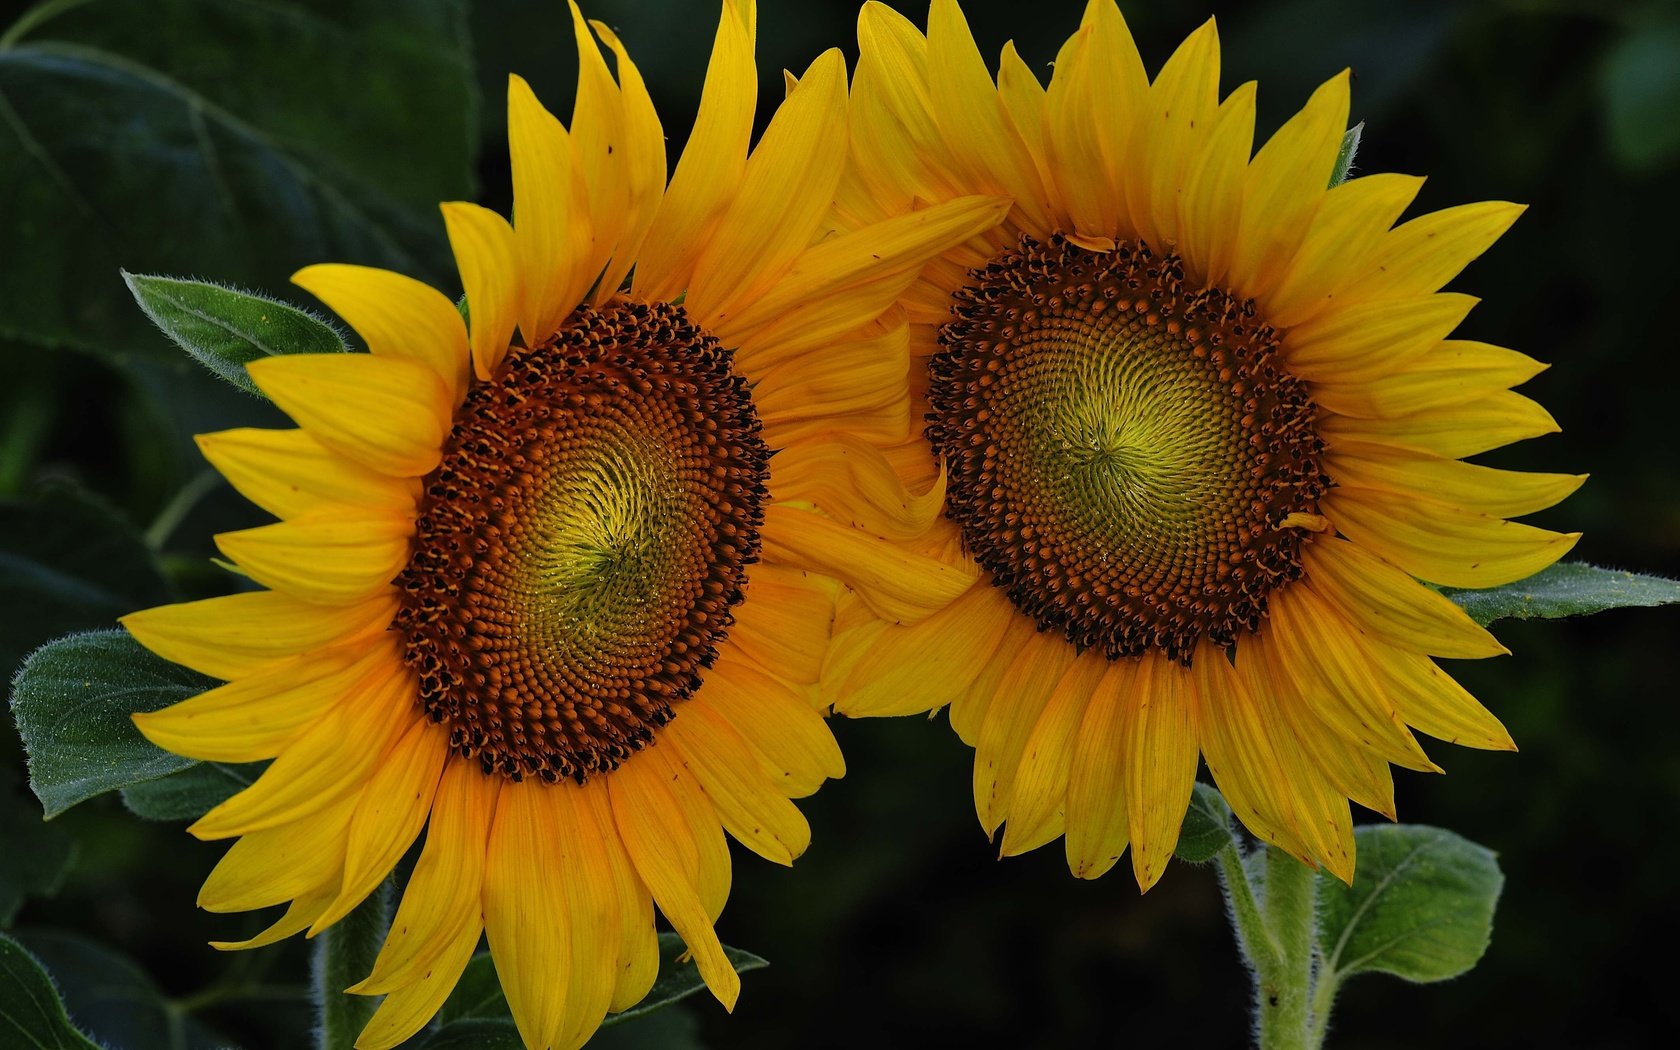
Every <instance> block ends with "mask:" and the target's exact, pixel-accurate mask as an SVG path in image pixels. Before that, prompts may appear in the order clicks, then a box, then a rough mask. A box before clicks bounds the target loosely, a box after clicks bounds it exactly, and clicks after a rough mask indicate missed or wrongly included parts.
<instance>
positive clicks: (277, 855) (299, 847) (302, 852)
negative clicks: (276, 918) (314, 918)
mask: <svg viewBox="0 0 1680 1050" xmlns="http://www.w3.org/2000/svg"><path fill="white" fill-rule="evenodd" d="M355 809H356V796H355V795H354V794H351V795H347V796H345V797H344V798H341V799H339V800H338V801H337V802H334V803H332V804H330V805H328V806H327V807H326V808H324V809H322V810H320V811H319V812H316V813H313V814H311V815H310V816H309V817H307V818H306V819H304V820H299V821H297V822H296V823H292V824H283V825H281V826H279V827H273V828H266V829H264V830H262V831H256V832H252V833H251V834H249V835H246V836H244V837H243V838H241V839H240V840H239V841H238V842H235V843H234V844H233V845H232V847H230V848H229V849H228V851H227V852H226V853H224V854H223V855H222V859H221V860H220V861H218V862H217V863H216V866H215V868H213V869H212V870H211V872H210V877H209V878H207V879H205V880H204V886H203V887H202V888H200V889H199V891H198V906H199V907H200V908H203V909H204V910H205V911H217V912H224V911H252V910H255V909H257V908H267V907H271V906H273V905H276V904H280V903H282V902H284V901H288V900H291V899H293V898H295V897H303V896H309V897H311V898H313V897H314V896H316V895H317V894H319V893H321V892H322V890H323V888H324V887H326V886H328V885H331V887H332V888H333V889H334V890H336V889H337V888H338V873H339V871H340V869H341V868H343V866H344V839H345V834H346V833H347V832H348V831H349V828H350V815H351V814H352V813H354V812H355Z"/></svg>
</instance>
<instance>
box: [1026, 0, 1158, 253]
mask: <svg viewBox="0 0 1680 1050" xmlns="http://www.w3.org/2000/svg"><path fill="white" fill-rule="evenodd" d="M1148 90H1149V78H1148V77H1147V76H1146V75H1145V73H1144V71H1143V60H1142V59H1141V58H1139V57H1138V51H1137V45H1136V44H1135V43H1134V42H1133V41H1132V34H1131V30H1130V29H1128V28H1127V27H1126V20H1125V19H1124V18H1123V17H1122V16H1121V14H1120V9H1119V8H1118V7H1116V6H1115V5H1114V3H1113V0H1090V3H1088V4H1087V5H1086V7H1085V14H1084V17H1083V19H1082V20H1081V23H1080V27H1079V31H1078V32H1077V33H1075V34H1074V36H1073V37H1072V38H1071V39H1069V41H1068V43H1067V44H1066V45H1065V46H1064V47H1063V48H1062V50H1061V53H1060V54H1058V55H1057V56H1056V66H1055V75H1054V76H1053V77H1052V78H1051V81H1050V89H1049V91H1048V93H1047V95H1046V99H1045V102H1046V106H1047V112H1048V115H1049V118H1050V139H1049V153H1050V161H1051V167H1052V170H1053V172H1054V174H1055V178H1056V181H1057V184H1058V187H1059V189H1060V191H1061V197H1062V200H1063V201H1064V203H1065V204H1066V206H1067V209H1068V212H1069V214H1070V216H1071V218H1072V220H1073V230H1072V231H1071V232H1072V233H1074V234H1081V235H1085V236H1088V237H1098V238H1104V237H1117V236H1120V235H1122V234H1123V233H1124V232H1125V230H1126V229H1128V228H1130V225H1131V223H1130V218H1129V216H1128V214H1127V209H1126V196H1125V188H1124V183H1123V181H1122V177H1121V173H1122V171H1123V170H1124V169H1123V165H1124V163H1125V160H1126V157H1127V148H1128V147H1129V145H1130V144H1131V138H1132V134H1133V132H1134V129H1135V128H1136V126H1137V123H1138V120H1139V118H1140V113H1141V112H1142V109H1143V103H1144V97H1145V95H1146V93H1147V92H1148Z"/></svg>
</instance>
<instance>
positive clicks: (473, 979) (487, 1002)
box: [436, 952, 511, 1026]
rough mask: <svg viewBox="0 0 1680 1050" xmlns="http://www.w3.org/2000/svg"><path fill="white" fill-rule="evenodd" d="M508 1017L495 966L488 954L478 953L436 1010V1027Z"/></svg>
mask: <svg viewBox="0 0 1680 1050" xmlns="http://www.w3.org/2000/svg"><path fill="white" fill-rule="evenodd" d="M509 1017H511V1015H510V1014H509V1013H508V1004H507V996H506V995H504V994H503V993H502V982H501V980H500V978H498V977H497V976H496V964H495V963H494V962H492V961H491V960H490V953H489V952H479V953H478V954H477V955H475V956H473V957H472V958H471V959H470V960H468V962H467V968H466V969H465V970H463V971H461V979H460V980H458V981H456V982H455V989H454V990H453V991H451V992H450V993H449V998H448V999H445V1000H444V1003H443V1006H442V1008H441V1009H439V1010H438V1014H437V1020H436V1024H437V1025H439V1026H444V1025H447V1024H449V1023H450V1022H452V1021H465V1020H475V1019H476V1020H483V1019H507V1018H509Z"/></svg>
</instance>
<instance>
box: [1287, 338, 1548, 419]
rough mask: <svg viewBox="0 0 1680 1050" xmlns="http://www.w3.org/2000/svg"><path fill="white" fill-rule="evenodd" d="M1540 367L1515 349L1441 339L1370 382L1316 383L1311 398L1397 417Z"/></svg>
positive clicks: (1489, 390) (1336, 408)
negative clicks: (1433, 347)
mask: <svg viewBox="0 0 1680 1050" xmlns="http://www.w3.org/2000/svg"><path fill="white" fill-rule="evenodd" d="M1545 369H1546V366H1545V365H1543V364H1541V363H1540V362H1539V361H1536V360H1534V359H1533V358H1532V357H1529V356H1528V355H1526V354H1519V353H1517V352H1516V351H1515V350H1506V349H1504V348H1503V347H1498V346H1490V345H1488V344H1487V343H1477V342H1472V341H1469V340H1464V339H1446V340H1442V342H1441V344H1440V345H1439V346H1438V347H1436V348H1435V349H1434V350H1431V351H1430V352H1428V353H1426V354H1423V355H1421V356H1419V357H1416V358H1414V359H1412V361H1410V362H1409V363H1408V364H1407V365H1406V366H1405V367H1403V368H1401V369H1400V370H1399V371H1396V372H1392V373H1390V374H1388V375H1385V376H1383V377H1382V378H1381V379H1378V380H1376V381H1374V382H1352V383H1337V382H1333V381H1332V382H1321V383H1315V384H1314V385H1313V392H1312V396H1313V400H1314V401H1316V402H1317V403H1318V404H1319V405H1320V406H1322V407H1324V408H1327V409H1329V410H1330V411H1332V412H1337V413H1340V414H1341V415H1344V416H1358V417H1360V418H1362V419H1371V418H1377V417H1393V416H1403V415H1407V414H1408V413H1412V412H1424V411H1429V410H1431V409H1435V408H1441V407H1445V406H1448V405H1458V404H1463V403H1465V402H1468V401H1475V400H1478V399H1480V398H1485V397H1489V396H1492V395H1494V394H1497V393H1498V392H1499V391H1501V390H1505V389H1506V388H1508V387H1513V386H1518V385H1520V384H1522V383H1526V382H1528V381H1529V380H1530V379H1533V378H1534V377H1535V376H1537V375H1539V374H1540V373H1541V372H1543V371H1545Z"/></svg>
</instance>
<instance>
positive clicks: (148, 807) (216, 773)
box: [122, 762, 267, 820]
mask: <svg viewBox="0 0 1680 1050" xmlns="http://www.w3.org/2000/svg"><path fill="white" fill-rule="evenodd" d="M266 766H267V763H264V762H251V763H241V764H239V765H230V764H228V763H226V762H200V763H198V764H196V765H192V766H188V767H187V768H186V769H183V770H181V771H180V772H179V773H171V774H169V775H168V776H166V777H159V778H158V779H156V780H147V781H145V782H143V783H139V784H133V785H131V786H129V787H125V788H123V789H122V800H123V805H125V806H127V807H128V808H129V811H130V812H131V813H133V814H134V815H135V816H137V817H142V818H144V819H146V820H197V819H198V818H199V817H202V816H204V814H206V813H208V812H210V810H211V809H213V808H215V807H216V806H219V805H221V804H222V803H223V802H226V801H227V800H228V799H230V798H232V797H233V796H234V795H236V794H238V793H239V792H241V791H243V790H245V789H246V788H247V787H249V786H250V785H251V782H252V781H254V780H256V779H257V776H258V774H260V773H261V772H262V771H263V769H264V768H265V767H266Z"/></svg>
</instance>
